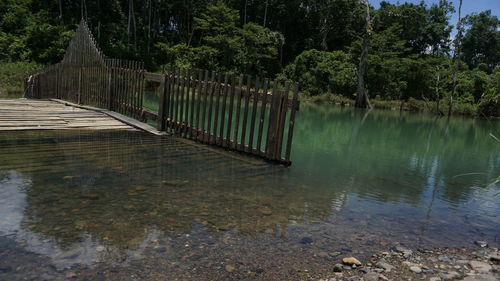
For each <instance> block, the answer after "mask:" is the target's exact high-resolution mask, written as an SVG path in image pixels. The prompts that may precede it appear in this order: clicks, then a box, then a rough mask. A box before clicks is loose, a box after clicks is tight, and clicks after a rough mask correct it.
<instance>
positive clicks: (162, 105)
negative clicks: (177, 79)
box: [158, 74, 167, 131]
mask: <svg viewBox="0 0 500 281" xmlns="http://www.w3.org/2000/svg"><path fill="white" fill-rule="evenodd" d="M166 77H167V76H166V75H165V74H163V75H162V77H161V82H160V108H159V109H158V130H159V131H164V130H165V121H166V120H165V118H166V117H165V107H166V106H165V100H166V99H165V94H166V89H167V87H166V85H165V84H166V80H167V79H166Z"/></svg>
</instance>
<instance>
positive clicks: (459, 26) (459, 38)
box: [448, 0, 462, 116]
mask: <svg viewBox="0 0 500 281" xmlns="http://www.w3.org/2000/svg"><path fill="white" fill-rule="evenodd" d="M454 43H455V52H454V54H453V62H454V69H453V90H452V91H451V94H450V96H449V97H448V116H450V115H451V109H452V106H453V97H454V96H455V93H456V91H457V82H458V77H457V76H458V66H459V63H460V51H461V47H462V46H461V45H462V0H460V4H459V5H458V22H457V37H456V38H455V42H454Z"/></svg>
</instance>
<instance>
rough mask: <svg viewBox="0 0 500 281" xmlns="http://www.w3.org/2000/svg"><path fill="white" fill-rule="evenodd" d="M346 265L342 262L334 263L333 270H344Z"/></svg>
mask: <svg viewBox="0 0 500 281" xmlns="http://www.w3.org/2000/svg"><path fill="white" fill-rule="evenodd" d="M343 269H344V267H343V266H342V265H341V264H340V263H336V264H334V265H333V272H342V270H343Z"/></svg>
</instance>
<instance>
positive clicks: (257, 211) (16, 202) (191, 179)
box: [0, 105, 500, 280]
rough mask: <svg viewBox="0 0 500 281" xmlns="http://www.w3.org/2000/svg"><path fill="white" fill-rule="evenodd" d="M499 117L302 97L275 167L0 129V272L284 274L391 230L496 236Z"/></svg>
mask: <svg viewBox="0 0 500 281" xmlns="http://www.w3.org/2000/svg"><path fill="white" fill-rule="evenodd" d="M499 130H500V123H499V122H498V121H495V122H490V121H485V120H476V119H468V118H461V117H452V118H451V119H449V120H448V119H446V118H436V117H435V116H428V115H422V114H411V113H403V114H400V113H399V112H392V111H355V110H353V109H351V108H340V107H329V106H315V105H304V106H302V107H301V110H300V112H299V115H298V119H297V123H296V127H295V134H294V136H295V137H294V146H293V151H292V161H293V164H292V166H291V167H288V168H285V167H282V166H275V165H269V164H267V163H265V162H262V161H260V160H258V159H254V158H249V157H246V156H242V155H239V154H236V153H232V152H225V151H223V150H220V149H213V148H208V147H207V146H204V145H197V144H194V143H192V142H189V141H188V142H186V141H183V140H180V139H175V138H172V137H163V138H159V137H156V136H152V135H148V134H145V133H142V132H132V131H131V132H116V131H108V132H89V131H38V132H2V133H0V155H1V157H0V214H2V216H3V220H1V221H0V280H4V279H5V280H22V279H24V278H30V276H31V277H33V278H34V280H38V279H36V277H39V276H45V278H46V279H47V280H59V279H60V280H64V279H65V278H66V277H65V276H66V274H68V272H76V274H77V275H79V276H84V277H85V276H86V277H85V278H87V279H85V278H83V279H85V280H129V279H127V278H130V276H132V275H133V276H139V277H138V279H139V280H164V279H165V278H167V277H168V276H176V277H177V278H178V279H181V280H184V279H190V280H207V279H224V278H227V279H228V280H232V279H235V278H239V279H249V280H255V279H260V280H277V279H279V280H281V279H297V278H294V276H295V277H296V275H294V274H297V273H296V272H295V271H294V270H295V269H296V268H298V267H301V266H304V261H305V260H307V266H310V272H317V273H321V272H326V271H331V265H332V262H334V261H336V260H338V258H339V257H342V256H343V255H354V256H356V257H359V258H360V259H362V258H364V257H369V256H370V255H371V254H372V253H373V252H376V251H379V250H386V249H387V248H388V247H389V246H390V245H392V244H393V243H395V242H399V243H402V244H404V245H405V246H407V247H411V248H432V247H474V241H476V240H486V241H488V243H489V244H490V245H493V246H498V245H499V239H500V237H499V234H500V223H499V219H498V215H499V214H500V205H499V203H498V202H499V200H498V199H499V198H500V197H499V196H500V195H499V193H500V189H499V186H498V185H495V184H491V183H493V182H494V181H495V180H496V179H497V177H498V176H500V149H499V148H500V142H498V140H496V139H495V138H494V137H492V136H499V135H500V134H499ZM321 252H324V253H327V255H328V257H329V258H327V259H324V258H321V259H320V258H318V254H319V253H321ZM337 262H338V261H337ZM226 264H232V265H234V266H235V267H236V268H237V270H236V271H235V272H232V273H228V272H226V270H224V266H225V265H226ZM2 278H3V279H2ZM103 278H104V279H103ZM162 278H163V279H162ZM42 279H43V278H42ZM167 279H168V278H167Z"/></svg>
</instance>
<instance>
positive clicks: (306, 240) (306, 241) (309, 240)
mask: <svg viewBox="0 0 500 281" xmlns="http://www.w3.org/2000/svg"><path fill="white" fill-rule="evenodd" d="M312 242H313V239H312V238H311V237H302V239H300V244H310V243H312Z"/></svg>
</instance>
